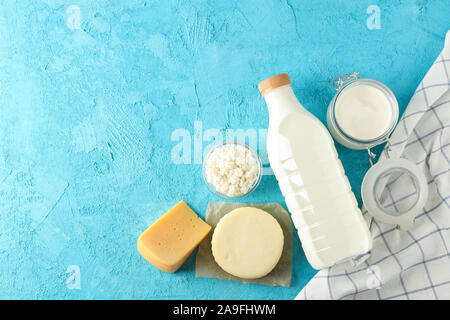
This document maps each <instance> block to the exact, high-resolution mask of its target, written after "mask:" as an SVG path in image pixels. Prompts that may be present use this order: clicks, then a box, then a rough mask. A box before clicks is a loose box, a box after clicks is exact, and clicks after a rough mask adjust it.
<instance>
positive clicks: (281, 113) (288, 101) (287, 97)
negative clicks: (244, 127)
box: [264, 85, 309, 120]
mask: <svg viewBox="0 0 450 320" xmlns="http://www.w3.org/2000/svg"><path fill="white" fill-rule="evenodd" d="M264 99H265V100H266V104H267V107H268V109H269V118H270V119H271V120H272V119H273V120H276V119H282V118H284V117H285V116H287V115H289V114H291V113H294V112H303V113H308V114H309V112H308V111H307V110H306V109H305V108H304V107H303V106H302V105H301V104H300V102H299V101H298V99H297V97H296V96H295V94H294V91H293V90H292V86H291V85H286V86H282V87H279V88H276V89H274V90H272V91H270V92H269V93H267V94H266V95H265V96H264Z"/></svg>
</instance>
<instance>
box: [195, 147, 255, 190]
mask: <svg viewBox="0 0 450 320" xmlns="http://www.w3.org/2000/svg"><path fill="white" fill-rule="evenodd" d="M261 173H262V165H261V160H260V158H259V156H258V155H257V153H256V152H255V151H254V150H253V149H251V148H250V147H249V146H248V145H246V144H244V143H241V142H225V143H221V144H218V145H217V146H215V147H213V148H212V149H211V150H210V151H209V152H208V154H207V155H206V157H205V160H204V162H203V178H204V180H205V182H206V184H207V186H208V188H209V189H210V190H211V191H213V192H214V193H216V194H217V195H219V196H221V197H223V198H229V199H237V198H242V197H244V196H246V195H248V194H249V193H250V192H252V191H253V190H254V189H255V188H256V187H257V186H258V184H259V181H260V180H261Z"/></svg>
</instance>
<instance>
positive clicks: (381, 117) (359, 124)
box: [335, 84, 392, 140]
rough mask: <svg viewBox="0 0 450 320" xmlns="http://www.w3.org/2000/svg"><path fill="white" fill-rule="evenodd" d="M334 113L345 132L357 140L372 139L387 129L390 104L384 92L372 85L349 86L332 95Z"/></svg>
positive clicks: (390, 119)
mask: <svg viewBox="0 0 450 320" xmlns="http://www.w3.org/2000/svg"><path fill="white" fill-rule="evenodd" d="M335 117H336V122H337V123H338V125H339V127H340V128H341V130H342V131H344V132H345V133H346V134H347V135H349V136H351V137H353V138H356V139H358V140H373V139H376V138H378V137H380V136H381V135H382V134H383V133H385V132H386V131H387V130H388V129H389V127H390V125H391V123H392V106H391V103H390V102H389V100H388V98H387V97H386V95H385V94H384V93H383V92H382V91H381V90H380V89H377V88H375V87H374V86H371V85H364V84H360V85H355V86H349V87H348V88H345V89H344V90H343V91H342V92H341V93H340V94H339V96H338V97H337V99H336V105H335Z"/></svg>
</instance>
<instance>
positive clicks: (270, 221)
mask: <svg viewBox="0 0 450 320" xmlns="http://www.w3.org/2000/svg"><path fill="white" fill-rule="evenodd" d="M283 244H284V236H283V230H282V229H281V226H280V224H279V223H278V221H277V220H276V219H275V218H274V217H273V216H272V215H270V214H268V213H267V212H265V211H264V210H261V209H257V208H251V207H242V208H238V209H235V210H233V211H231V212H230V213H228V214H226V215H225V216H223V217H222V219H220V221H219V223H218V224H217V226H216V228H215V230H214V234H213V237H212V243H211V247H212V253H213V256H214V259H215V260H216V262H217V264H218V265H219V266H220V267H221V268H222V269H223V270H225V271H226V272H228V273H230V274H232V275H234V276H236V277H239V278H244V279H256V278H261V277H263V276H265V275H266V274H268V273H269V272H270V271H272V270H273V268H275V266H276V265H277V263H278V260H280V257H281V253H282V251H283Z"/></svg>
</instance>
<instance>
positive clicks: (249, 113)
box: [0, 0, 450, 299]
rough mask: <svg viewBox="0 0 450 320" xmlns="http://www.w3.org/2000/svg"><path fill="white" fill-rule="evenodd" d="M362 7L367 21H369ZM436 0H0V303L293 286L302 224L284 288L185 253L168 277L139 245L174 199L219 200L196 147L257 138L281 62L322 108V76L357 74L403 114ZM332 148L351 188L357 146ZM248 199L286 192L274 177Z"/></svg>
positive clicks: (429, 47) (359, 159)
mask: <svg viewBox="0 0 450 320" xmlns="http://www.w3.org/2000/svg"><path fill="white" fill-rule="evenodd" d="M72 5H73V6H75V7H73V6H72ZM370 5H377V6H378V7H379V8H380V22H381V24H380V29H369V28H368V27H367V19H370V16H371V15H372V13H371V11H369V14H368V13H367V8H368V7H369V6H370ZM69 6H72V7H71V8H70V9H69V10H68V8H69ZM78 9H79V13H80V19H79V24H78V20H77V12H78V11H77V10H78ZM449 9H450V6H449V2H448V0H443V1H437V0H436V1H427V0H396V1H391V0H384V1H382V0H378V1H377V0H360V1H349V0H321V1H294V0H267V1H264V2H259V1H253V0H252V1H237V0H229V1H218V0H215V1H200V0H195V1H149V0H146V1H145V0H127V1H112V0H110V1H106V0H98V1H88V0H74V1H73V2H71V1H65V0H64V1H62V0H59V1H51V0H45V1H25V0H23V1H12V0H11V1H8V0H2V1H0V40H1V41H0V298H2V299H8V298H38V299H51V298H56V299H79V298H82V299H85V298H87V299H91V298H93V299H101V298H112V299H170V298H180V299H292V298H294V297H295V295H296V294H297V293H298V292H299V291H300V290H301V288H302V287H303V286H304V285H305V284H306V283H307V282H308V280H309V279H310V278H311V277H312V276H313V275H314V274H315V271H314V270H313V269H311V268H310V267H309V265H308V263H307V262H306V260H305V257H304V254H303V252H302V249H301V246H300V243H299V240H298V238H297V237H295V238H294V265H293V279H292V287H291V288H275V287H266V286H260V285H248V284H240V283H235V282H227V281H223V280H215V279H202V278H195V267H194V255H191V257H190V258H189V259H188V261H187V262H186V263H185V264H184V265H183V266H182V268H181V270H180V271H179V272H177V273H176V274H165V273H163V272H160V271H159V270H157V269H156V268H154V267H152V266H151V265H150V264H149V263H147V262H146V261H145V260H144V259H143V258H141V256H140V255H139V254H138V252H137V250H136V240H137V238H138V236H139V234H140V233H141V232H142V231H143V230H145V229H146V228H147V227H148V226H149V225H150V224H151V223H152V222H153V221H155V220H156V219H157V218H158V217H159V216H160V215H161V214H162V213H163V212H165V211H166V210H167V209H169V208H170V207H171V206H172V205H174V204H175V203H176V202H177V201H178V200H179V199H184V200H185V201H186V202H188V203H189V204H190V205H191V206H192V207H193V208H194V209H195V210H196V211H197V212H198V213H199V214H200V215H201V216H204V212H205V209H206V206H207V203H208V201H216V200H218V198H217V197H215V196H214V195H212V194H211V193H210V192H209V191H208V190H207V188H206V186H204V184H203V181H202V177H201V165H200V163H201V150H203V149H204V148H206V147H207V145H209V144H210V143H211V137H212V136H216V138H220V137H222V135H223V134H224V133H225V132H226V130H227V129H237V128H241V129H252V130H253V131H252V130H251V132H256V133H257V138H258V139H261V140H264V130H262V131H259V129H265V128H266V127H267V124H268V115H267V110H266V106H265V104H264V101H263V100H262V98H261V97H260V95H259V93H258V90H257V87H256V85H257V83H258V82H259V81H260V80H262V79H264V78H266V77H268V76H271V75H273V74H276V73H280V72H288V73H289V75H290V76H291V78H292V80H293V83H294V90H295V92H296V94H297V95H298V97H299V99H300V100H301V102H302V103H303V104H304V105H305V106H306V107H307V108H308V109H309V110H311V111H312V112H313V113H314V114H315V115H316V116H317V117H319V119H321V120H322V121H324V120H325V112H326V109H327V105H328V102H329V101H330V100H331V98H332V96H333V91H332V90H331V89H330V88H329V86H328V84H327V81H328V80H329V79H330V78H332V77H334V76H337V75H340V74H342V73H345V72H349V71H353V70H357V71H359V72H361V75H362V76H364V77H371V78H375V79H378V80H380V81H382V82H384V83H385V84H387V85H388V86H389V87H390V88H391V89H392V90H393V92H394V93H395V94H396V96H397V98H398V100H399V104H400V108H401V112H403V110H404V108H405V107H406V104H407V102H408V101H409V99H410V97H411V96H412V94H413V92H414V90H415V88H416V86H417V85H418V84H419V82H420V80H421V78H422V77H423V76H424V74H425V73H426V71H427V70H428V68H429V67H430V65H431V64H432V62H433V61H434V59H435V58H436V56H437V54H438V53H439V52H440V50H441V48H442V46H443V41H444V36H445V33H446V31H447V30H448V29H449V28H450V21H449V19H448V16H449V15H448V14H449V12H450V10H449ZM74 15H75V16H74ZM78 27H79V28H78ZM200 126H201V128H200ZM211 129H215V130H211ZM194 131H195V132H194ZM202 135H203V136H202ZM183 137H184V138H183ZM183 139H184V140H183ZM182 141H184V144H180V143H182ZM181 147H184V148H185V149H184V150H180V149H179V148H181ZM258 148H260V149H261V150H262V153H261V155H262V156H263V157H265V155H264V152H263V144H259V145H258ZM183 152H184V153H183ZM338 152H339V155H340V157H341V159H342V161H343V164H344V167H345V169H346V172H347V174H348V177H349V179H350V181H351V185H352V187H353V189H354V190H355V193H356V195H357V197H358V200H360V196H359V188H360V183H361V180H362V178H363V175H364V172H365V171H366V169H367V168H368V161H367V156H366V153H365V152H364V151H359V152H358V151H350V150H346V149H344V148H342V147H339V146H338ZM180 162H181V163H180ZM245 201H247V202H254V203H258V202H273V201H278V202H280V203H282V204H283V205H284V202H283V198H282V196H281V194H280V191H279V189H278V187H277V184H276V181H275V178H274V177H273V176H272V175H265V176H264V177H263V179H262V182H261V185H260V187H259V188H258V189H257V190H256V191H255V192H254V193H253V194H252V195H251V196H249V197H248V198H246V199H245ZM71 266H76V267H75V269H76V268H79V270H80V274H79V276H80V277H79V279H80V280H81V282H80V283H79V284H80V286H79V287H78V285H74V283H75V284H76V283H77V282H76V281H74V282H71V279H72V278H71V277H76V278H77V279H78V273H76V274H75V273H74V272H73V271H72V270H74V269H71V268H73V267H71ZM68 268H69V269H68ZM66 271H67V272H66ZM68 279H69V281H68ZM66 282H69V283H68V284H67V283H66Z"/></svg>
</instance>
